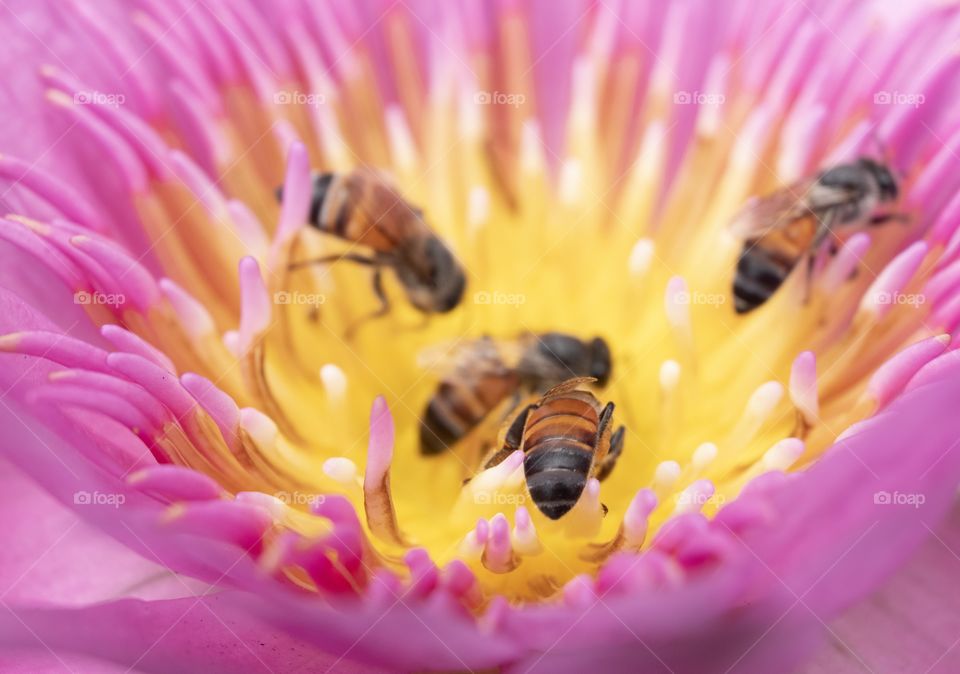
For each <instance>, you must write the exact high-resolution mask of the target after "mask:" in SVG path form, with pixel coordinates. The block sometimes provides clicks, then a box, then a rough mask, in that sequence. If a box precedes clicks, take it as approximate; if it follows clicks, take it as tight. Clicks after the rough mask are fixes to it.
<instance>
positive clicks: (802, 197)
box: [731, 158, 905, 314]
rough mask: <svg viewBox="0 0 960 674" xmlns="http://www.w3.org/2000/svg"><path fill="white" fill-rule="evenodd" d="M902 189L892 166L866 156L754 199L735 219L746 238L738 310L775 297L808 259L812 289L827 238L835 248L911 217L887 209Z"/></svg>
mask: <svg viewBox="0 0 960 674" xmlns="http://www.w3.org/2000/svg"><path fill="white" fill-rule="evenodd" d="M898 192H899V190H898V187H897V180H896V178H895V177H894V175H893V172H892V171H891V170H890V169H889V168H888V167H887V166H885V165H884V164H881V163H879V162H877V161H874V160H873V159H868V158H861V159H858V160H857V161H856V162H853V163H851V164H841V165H839V166H834V167H832V168H829V169H826V170H824V171H821V172H820V173H818V174H816V175H815V176H811V177H809V178H807V179H804V180H801V181H799V182H798V183H796V184H794V185H791V186H789V187H785V188H783V189H781V190H778V191H776V192H773V193H772V194H768V195H766V196H763V197H760V198H759V199H755V200H753V201H752V202H751V203H750V204H748V205H747V206H746V207H745V208H744V209H743V210H742V211H741V212H740V213H739V214H738V215H737V216H736V217H735V218H734V220H733V222H732V224H731V231H732V232H733V233H734V235H735V236H737V237H738V238H742V239H743V249H742V252H741V253H740V258H739V260H738V262H737V271H736V274H735V276H734V280H733V297H734V309H735V310H736V312H737V313H738V314H745V313H747V312H749V311H753V310H754V309H756V308H757V307H759V306H760V305H761V304H763V303H764V302H766V301H767V300H768V299H770V297H771V296H772V295H773V294H774V293H775V292H776V291H777V289H778V288H779V287H780V286H781V285H783V283H784V281H785V280H786V279H787V277H788V276H789V275H790V273H791V272H792V271H793V270H794V268H795V267H796V266H797V264H798V263H799V262H800V261H801V260H802V259H803V258H806V274H807V277H806V283H807V292H808V294H809V288H810V282H811V279H812V274H813V268H814V262H815V260H816V259H817V254H818V253H819V252H820V251H821V250H822V249H823V246H824V244H825V243H826V242H829V246H830V249H829V252H831V253H833V252H836V250H837V247H838V242H839V240H840V235H845V234H847V233H849V232H850V231H852V230H855V229H858V228H861V227H865V226H876V225H881V224H884V223H887V222H889V221H891V220H903V219H905V218H904V216H903V215H902V214H899V213H893V212H889V211H888V210H886V209H885V208H884V207H885V206H887V205H888V204H890V203H891V202H894V201H896V199H897V195H898Z"/></svg>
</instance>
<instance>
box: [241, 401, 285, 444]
mask: <svg viewBox="0 0 960 674" xmlns="http://www.w3.org/2000/svg"><path fill="white" fill-rule="evenodd" d="M240 426H241V427H242V428H243V430H245V431H246V432H247V433H248V434H249V435H250V437H251V438H252V439H253V441H254V442H255V443H257V445H259V446H260V447H264V448H269V447H273V445H274V443H275V442H276V441H277V435H278V430H277V425H276V424H275V423H274V422H273V420H272V419H271V418H270V417H268V416H267V415H266V414H264V413H263V412H261V411H260V410H257V409H254V408H252V407H244V408H243V409H241V410H240Z"/></svg>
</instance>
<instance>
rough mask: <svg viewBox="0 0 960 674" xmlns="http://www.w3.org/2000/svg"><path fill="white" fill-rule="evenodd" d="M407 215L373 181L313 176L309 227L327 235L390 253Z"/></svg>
mask: <svg viewBox="0 0 960 674" xmlns="http://www.w3.org/2000/svg"><path fill="white" fill-rule="evenodd" d="M410 214H411V207H410V206H409V204H407V203H406V202H405V201H404V200H403V198H402V197H401V196H400V195H399V194H397V192H396V191H394V190H393V189H391V188H390V187H389V186H387V185H386V184H384V183H382V182H380V181H378V180H376V179H373V178H370V177H368V176H364V175H362V174H358V173H321V174H315V175H314V176H313V194H312V197H311V202H310V224H312V225H313V226H314V227H316V228H317V229H319V230H320V231H322V232H326V233H327V234H333V235H334V236H338V237H340V238H341V239H345V240H347V241H354V242H356V243H359V244H362V245H364V246H369V247H370V248H373V249H374V250H377V251H380V252H383V253H389V252H391V251H393V250H394V249H395V248H396V246H397V243H398V241H399V240H400V239H401V238H402V237H403V235H404V232H403V231H402V230H403V229H404V228H405V227H406V223H407V221H409V220H410V217H409V216H410ZM393 230H397V231H393Z"/></svg>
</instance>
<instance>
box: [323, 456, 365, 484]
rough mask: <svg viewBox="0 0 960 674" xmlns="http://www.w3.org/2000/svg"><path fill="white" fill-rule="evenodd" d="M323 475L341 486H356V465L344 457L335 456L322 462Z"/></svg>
mask: <svg viewBox="0 0 960 674" xmlns="http://www.w3.org/2000/svg"><path fill="white" fill-rule="evenodd" d="M323 474H324V475H326V476H327V477H329V478H330V479H331V480H334V481H335V482H339V483H341V484H351V485H352V484H356V482H357V464H355V463H354V462H353V461H351V460H350V459H347V458H345V457H342V456H336V457H334V458H332V459H327V460H326V461H324V462H323Z"/></svg>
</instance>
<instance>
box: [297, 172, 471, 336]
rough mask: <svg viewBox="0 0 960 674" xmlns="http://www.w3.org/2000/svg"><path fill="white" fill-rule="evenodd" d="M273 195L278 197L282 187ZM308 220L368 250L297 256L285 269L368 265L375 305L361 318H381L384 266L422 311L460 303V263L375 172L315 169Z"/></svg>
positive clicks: (419, 215)
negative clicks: (299, 258) (377, 304)
mask: <svg viewBox="0 0 960 674" xmlns="http://www.w3.org/2000/svg"><path fill="white" fill-rule="evenodd" d="M278 196H279V197H280V198H281V199H282V198H283V194H282V190H281V191H279V192H278ZM309 223H310V225H311V226H313V227H315V228H316V229H318V230H319V231H321V232H324V233H326V234H331V235H333V236H336V237H339V238H341V239H343V240H345V241H349V242H351V243H355V244H358V245H360V246H363V247H364V248H365V249H368V251H369V252H367V253H363V254H361V253H353V252H346V253H339V254H334V255H329V256H326V257H321V258H317V259H313V260H302V261H299V262H295V263H293V264H291V265H290V268H291V269H296V268H300V267H305V266H308V265H313V264H324V263H330V262H336V261H339V260H344V261H348V262H354V263H356V264H361V265H365V266H367V267H370V268H371V269H373V290H374V292H375V293H376V295H377V298H378V299H379V300H380V308H379V309H378V310H376V311H375V312H373V313H372V314H370V315H369V316H367V317H366V319H371V318H378V317H380V316H383V315H385V314H386V313H387V312H388V311H389V309H390V303H389V301H388V299H387V296H386V294H385V293H384V291H383V282H382V278H381V273H382V271H383V269H385V268H389V269H392V270H393V272H394V274H395V275H396V277H397V279H398V280H399V281H400V284H401V286H402V287H403V289H404V291H405V293H406V295H407V298H408V299H409V300H410V303H411V304H413V306H414V307H416V308H417V309H418V310H420V311H422V312H423V313H425V314H432V313H446V312H448V311H451V310H452V309H453V308H454V307H456V306H457V305H458V304H459V303H460V300H461V298H462V297H463V291H464V288H465V286H466V276H465V274H464V271H463V268H462V267H461V265H460V263H459V262H457V260H456V258H455V257H454V256H453V253H452V252H451V251H450V249H449V248H448V247H447V246H446V244H445V243H444V242H443V241H442V240H441V239H440V238H439V237H438V236H437V235H436V233H434V231H433V230H432V229H431V228H430V226H429V225H428V224H427V223H426V221H425V219H424V214H423V211H422V210H420V209H419V208H417V207H416V206H413V205H412V204H410V203H408V202H407V201H406V200H405V199H404V198H403V196H402V195H401V194H400V193H399V192H398V191H397V190H396V189H395V188H394V187H393V186H392V185H391V184H390V183H389V182H388V181H387V179H385V178H384V177H383V176H381V175H380V174H378V173H376V172H374V171H371V170H365V169H361V170H355V171H352V172H350V173H315V174H314V175H313V194H312V197H311V201H310V216H309ZM366 319H364V320H366Z"/></svg>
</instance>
